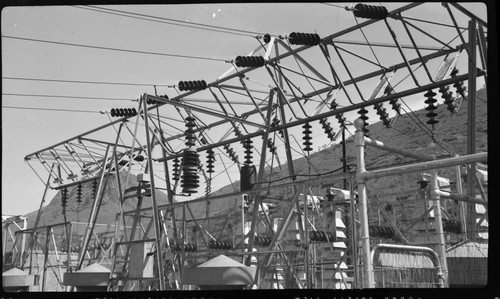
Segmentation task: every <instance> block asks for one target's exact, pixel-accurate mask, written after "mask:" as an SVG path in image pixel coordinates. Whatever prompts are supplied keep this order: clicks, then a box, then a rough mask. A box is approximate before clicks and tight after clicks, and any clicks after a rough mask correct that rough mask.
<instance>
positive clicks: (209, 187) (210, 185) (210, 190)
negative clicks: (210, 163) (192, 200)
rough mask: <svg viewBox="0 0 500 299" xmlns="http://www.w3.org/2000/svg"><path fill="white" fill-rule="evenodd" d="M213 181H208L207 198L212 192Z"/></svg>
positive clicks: (206, 187)
mask: <svg viewBox="0 0 500 299" xmlns="http://www.w3.org/2000/svg"><path fill="white" fill-rule="evenodd" d="M211 181H212V180H211V179H209V180H207V183H206V185H205V196H208V195H210V192H212V183H211Z"/></svg>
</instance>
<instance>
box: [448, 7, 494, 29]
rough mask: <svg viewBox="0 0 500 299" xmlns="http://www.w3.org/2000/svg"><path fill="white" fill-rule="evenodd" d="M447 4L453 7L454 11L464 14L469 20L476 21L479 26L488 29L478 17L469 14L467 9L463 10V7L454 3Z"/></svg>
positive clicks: (486, 24)
mask: <svg viewBox="0 0 500 299" xmlns="http://www.w3.org/2000/svg"><path fill="white" fill-rule="evenodd" d="M448 3H449V4H451V5H453V7H455V8H456V9H458V10H460V11H461V12H462V13H463V14H465V15H466V16H468V17H469V18H471V19H476V21H477V22H478V23H479V24H481V25H482V26H484V27H488V23H487V22H485V21H483V20H482V19H481V18H479V17H478V16H476V15H475V14H473V13H471V12H470V11H468V10H467V9H465V7H463V6H462V5H460V4H458V3H455V2H448Z"/></svg>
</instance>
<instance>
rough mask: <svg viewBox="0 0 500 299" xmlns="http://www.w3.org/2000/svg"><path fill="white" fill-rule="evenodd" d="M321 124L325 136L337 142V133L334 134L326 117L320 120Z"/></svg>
mask: <svg viewBox="0 0 500 299" xmlns="http://www.w3.org/2000/svg"><path fill="white" fill-rule="evenodd" d="M319 123H320V124H321V126H322V127H323V130H325V134H326V135H327V136H328V138H329V139H330V140H331V141H335V133H334V132H333V128H332V127H331V125H330V123H329V122H328V121H327V119H326V117H325V118H322V119H320V120H319Z"/></svg>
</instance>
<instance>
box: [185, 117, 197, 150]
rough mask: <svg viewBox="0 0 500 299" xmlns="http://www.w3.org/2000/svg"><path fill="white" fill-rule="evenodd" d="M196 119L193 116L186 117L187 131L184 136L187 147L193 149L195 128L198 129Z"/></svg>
mask: <svg viewBox="0 0 500 299" xmlns="http://www.w3.org/2000/svg"><path fill="white" fill-rule="evenodd" d="M194 121H195V118H194V117H192V116H191V115H188V116H187V117H186V128H187V129H186V131H185V132H184V134H185V135H186V142H185V144H186V146H187V147H191V146H194V145H195V140H196V137H195V132H194V127H196V124H195V123H194Z"/></svg>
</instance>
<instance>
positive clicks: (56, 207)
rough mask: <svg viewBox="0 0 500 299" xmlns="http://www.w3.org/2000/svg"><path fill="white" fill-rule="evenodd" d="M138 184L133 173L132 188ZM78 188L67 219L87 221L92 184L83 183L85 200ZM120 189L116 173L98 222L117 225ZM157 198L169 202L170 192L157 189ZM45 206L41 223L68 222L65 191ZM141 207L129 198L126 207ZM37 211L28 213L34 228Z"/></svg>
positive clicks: (70, 194)
mask: <svg viewBox="0 0 500 299" xmlns="http://www.w3.org/2000/svg"><path fill="white" fill-rule="evenodd" d="M120 178H121V182H122V184H123V182H124V181H125V178H126V174H125V173H123V172H122V173H121V175H120ZM135 185H137V179H136V176H135V175H133V174H131V175H130V178H129V185H128V186H129V187H131V186H135ZM76 193H77V187H76V186H74V187H70V188H68V200H67V206H66V220H67V221H75V222H87V221H88V219H89V215H90V211H91V209H92V204H93V199H92V183H91V182H89V183H85V184H83V185H82V198H81V200H82V202H81V203H78V202H77V196H76ZM117 194H118V188H117V182H116V176H110V177H109V180H108V183H107V187H106V189H105V190H104V195H103V199H102V204H101V207H100V210H99V213H98V217H97V223H102V224H114V223H115V216H116V213H118V212H119V211H120V199H119V197H118V196H117ZM156 198H157V201H158V204H166V203H167V202H168V198H167V195H166V194H165V193H164V192H161V191H158V190H157V191H156ZM48 202H49V203H48V204H46V205H45V208H44V210H43V212H42V216H41V218H40V223H39V226H44V225H49V224H55V223H62V222H64V216H63V208H62V206H61V192H59V193H57V194H56V196H54V198H52V200H50V201H48ZM136 206H137V199H135V198H130V199H127V200H126V201H125V205H124V210H125V211H127V210H132V209H135V208H136ZM150 206H151V201H150V200H144V202H143V207H150ZM36 215H37V211H34V212H31V213H29V214H27V215H26V217H28V227H32V226H33V225H34V223H35V219H36Z"/></svg>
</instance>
